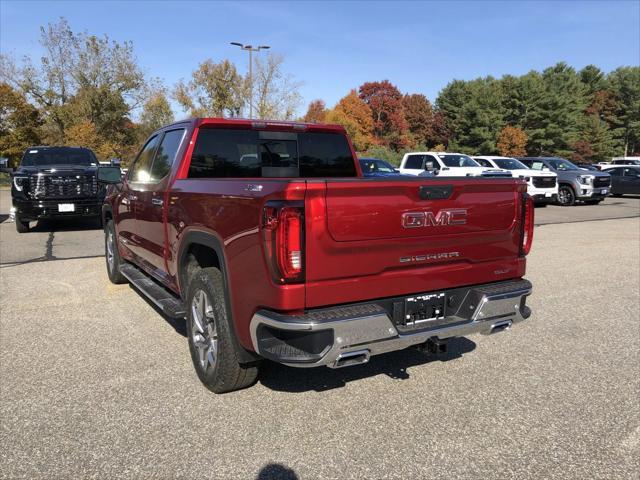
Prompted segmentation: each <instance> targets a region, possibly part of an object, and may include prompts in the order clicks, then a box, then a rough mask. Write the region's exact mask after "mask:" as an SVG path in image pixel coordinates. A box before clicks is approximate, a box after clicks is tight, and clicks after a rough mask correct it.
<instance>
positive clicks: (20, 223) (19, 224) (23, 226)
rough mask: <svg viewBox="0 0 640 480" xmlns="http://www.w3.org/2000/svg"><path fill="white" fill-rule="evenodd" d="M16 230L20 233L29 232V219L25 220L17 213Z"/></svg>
mask: <svg viewBox="0 0 640 480" xmlns="http://www.w3.org/2000/svg"><path fill="white" fill-rule="evenodd" d="M16 231H17V232H18V233H27V232H28V231H29V220H23V219H22V218H20V217H19V216H18V215H16Z"/></svg>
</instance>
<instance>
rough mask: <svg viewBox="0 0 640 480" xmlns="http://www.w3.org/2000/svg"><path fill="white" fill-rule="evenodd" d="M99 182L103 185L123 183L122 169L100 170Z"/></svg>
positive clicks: (108, 168) (105, 168) (103, 168)
mask: <svg viewBox="0 0 640 480" xmlns="http://www.w3.org/2000/svg"><path fill="white" fill-rule="evenodd" d="M98 181H99V182H102V183H121V182H122V172H121V171H120V167H100V168H98Z"/></svg>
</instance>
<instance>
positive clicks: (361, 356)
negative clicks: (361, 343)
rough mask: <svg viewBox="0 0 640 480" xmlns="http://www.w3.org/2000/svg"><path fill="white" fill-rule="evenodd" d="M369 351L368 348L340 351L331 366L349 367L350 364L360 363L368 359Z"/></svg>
mask: <svg viewBox="0 0 640 480" xmlns="http://www.w3.org/2000/svg"><path fill="white" fill-rule="evenodd" d="M370 356H371V353H370V352H369V350H356V351H355V352H347V353H341V354H340V356H339V357H338V358H337V359H336V361H335V363H334V364H333V368H342V367H350V366H351V365H362V364H363V363H367V362H368V361H369V357H370Z"/></svg>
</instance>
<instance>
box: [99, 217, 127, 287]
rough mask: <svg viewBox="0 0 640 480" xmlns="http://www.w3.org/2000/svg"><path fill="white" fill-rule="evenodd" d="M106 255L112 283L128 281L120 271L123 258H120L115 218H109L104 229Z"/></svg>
mask: <svg viewBox="0 0 640 480" xmlns="http://www.w3.org/2000/svg"><path fill="white" fill-rule="evenodd" d="M104 256H105V259H106V261H107V273H108V274H109V280H111V283H115V284H116V285H118V284H121V283H126V282H127V279H126V278H125V277H124V276H123V275H122V273H120V265H121V264H122V259H121V258H120V252H118V245H117V244H116V228H115V225H114V224H113V220H109V221H108V222H107V226H106V228H105V229H104Z"/></svg>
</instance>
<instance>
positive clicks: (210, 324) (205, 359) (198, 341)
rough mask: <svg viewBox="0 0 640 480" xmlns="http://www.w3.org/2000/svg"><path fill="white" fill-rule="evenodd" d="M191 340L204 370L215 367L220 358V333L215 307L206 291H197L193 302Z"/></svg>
mask: <svg viewBox="0 0 640 480" xmlns="http://www.w3.org/2000/svg"><path fill="white" fill-rule="evenodd" d="M191 340H192V342H193V346H194V347H195V349H196V352H197V354H198V362H199V364H200V367H201V368H202V370H203V371H207V370H208V369H209V368H213V367H215V364H216V361H217V358H218V331H217V328H216V322H215V318H214V316H213V306H212V304H211V301H210V300H209V295H207V293H206V292H205V291H204V290H197V291H196V292H195V295H194V296H193V299H192V300H191Z"/></svg>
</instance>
